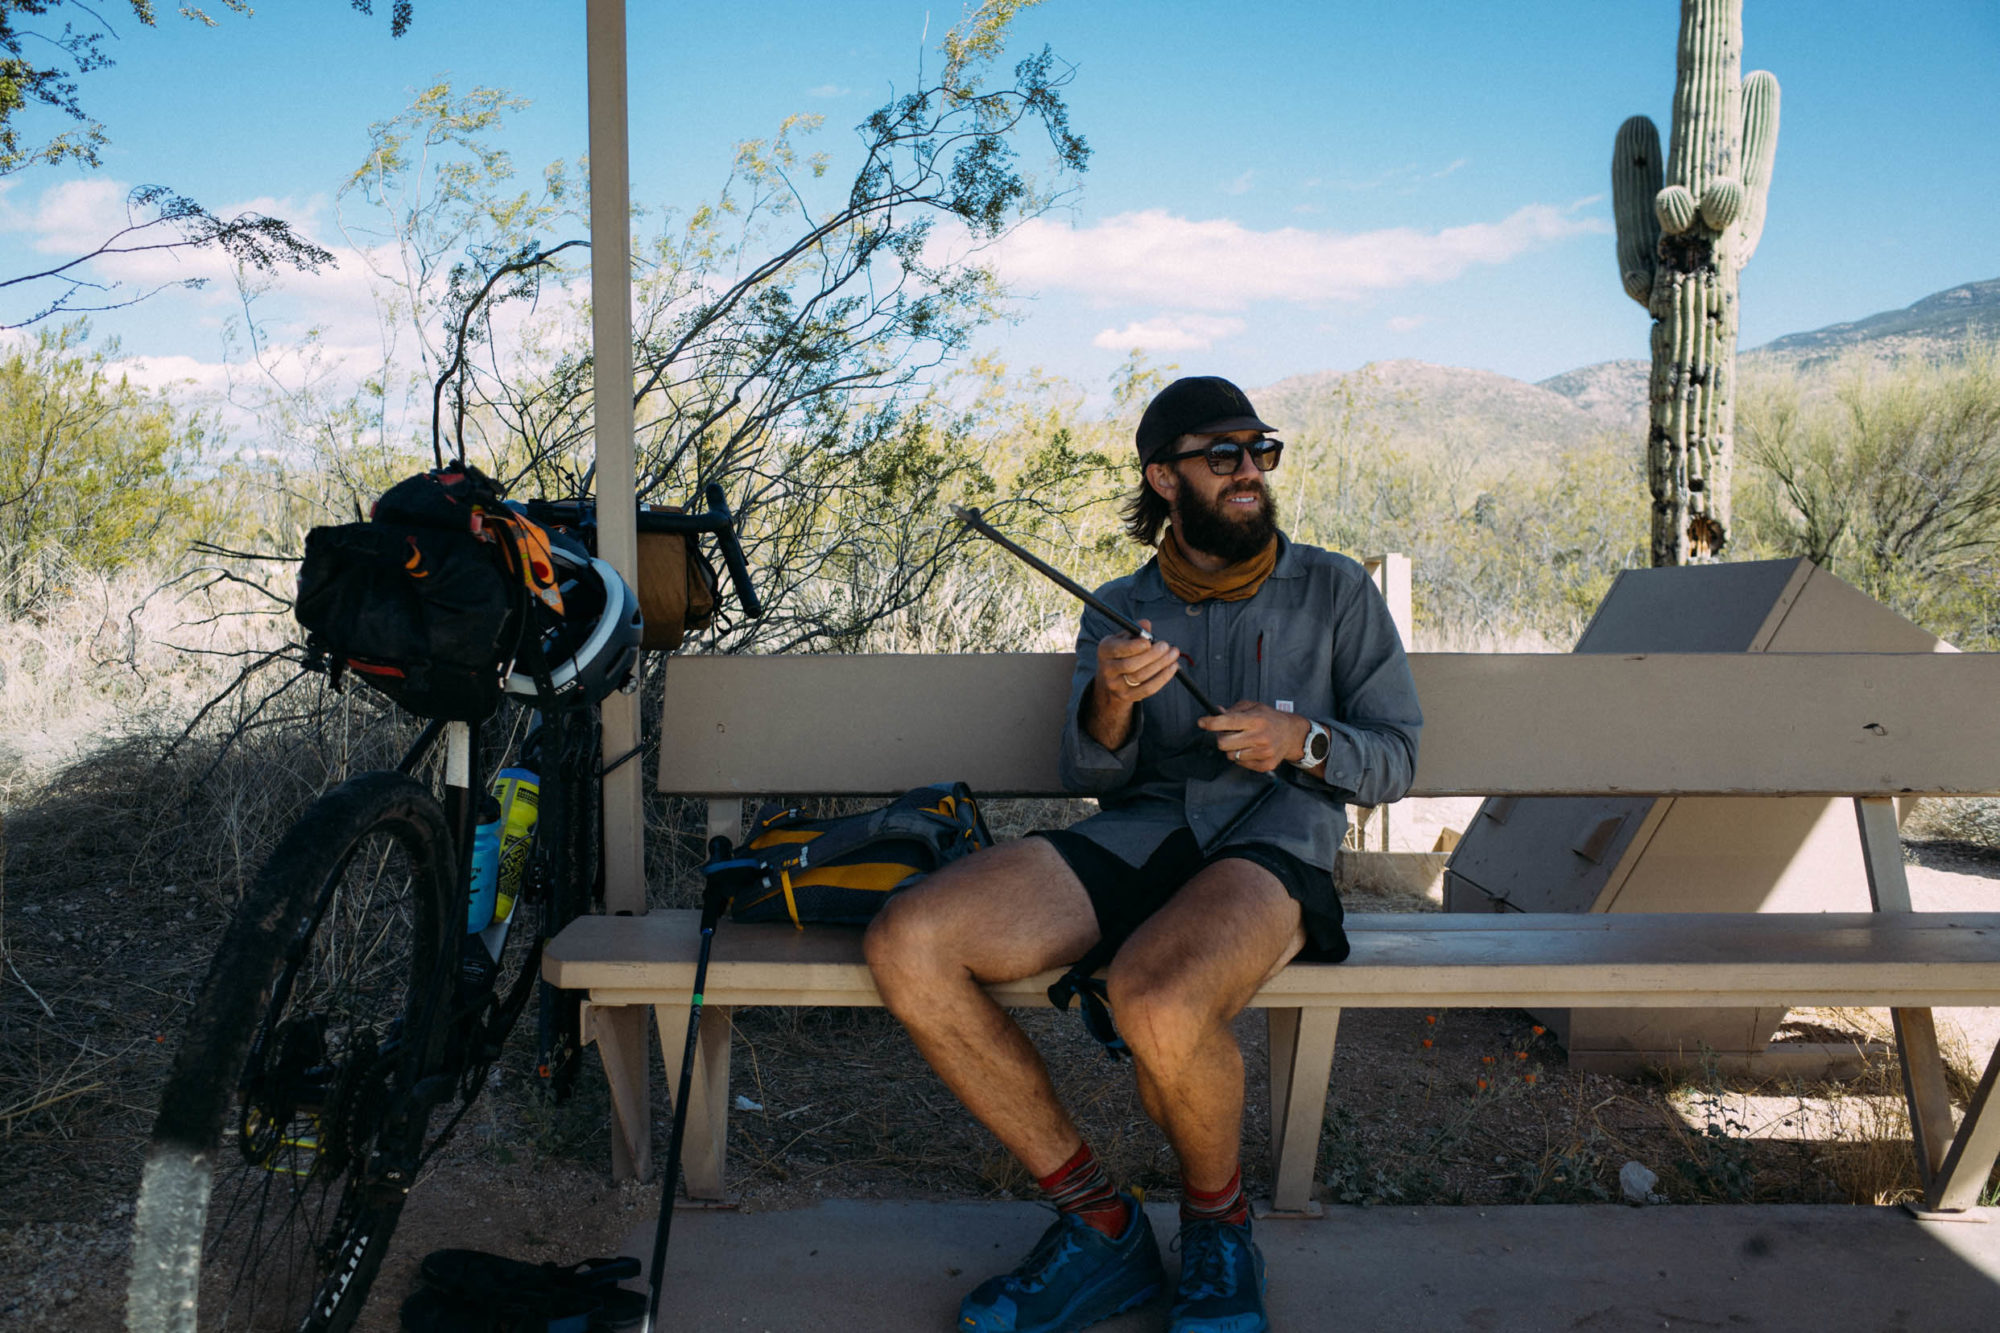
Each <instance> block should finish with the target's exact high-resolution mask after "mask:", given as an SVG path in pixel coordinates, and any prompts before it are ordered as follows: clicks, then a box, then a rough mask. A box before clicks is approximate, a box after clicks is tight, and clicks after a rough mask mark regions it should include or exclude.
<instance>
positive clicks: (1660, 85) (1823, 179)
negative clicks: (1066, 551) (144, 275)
mask: <svg viewBox="0 0 2000 1333" xmlns="http://www.w3.org/2000/svg"><path fill="white" fill-rule="evenodd" d="M114 8H115V7H112V8H107V9H106V10H105V11H104V12H105V13H107V14H112V13H113V12H114ZM377 8H378V10H379V11H383V12H378V13H377V14H376V15H375V16H374V17H373V18H369V17H364V16H362V15H359V14H355V13H351V12H349V11H348V9H347V7H346V6H345V5H344V4H339V3H335V2H334V0H322V3H318V4H303V3H299V2H298V0H290V3H285V2H284V0H271V3H268V4H265V5H263V6H261V7H259V8H258V10H257V12H256V14H255V15H254V17H250V18H244V17H242V16H240V15H232V14H226V13H225V14H221V15H220V16H219V17H220V24H219V26H218V27H216V28H214V29H203V28H201V27H199V26H197V25H195V24H192V23H188V22H185V21H182V20H179V19H177V18H175V17H174V16H173V11H172V9H171V8H170V7H162V9H161V14H162V21H161V27H160V29H159V30H157V31H146V30H143V29H139V28H138V27H137V26H136V25H135V24H133V23H132V22H131V21H130V20H129V19H125V20H123V21H119V20H116V19H114V26H116V27H117V29H118V32H119V34H120V40H119V41H117V42H115V43H114V44H113V48H112V49H113V54H114V55H115V57H116V59H117V61H118V64H117V66H116V68H114V69H111V70H108V71H104V72H101V73H98V74H94V75H91V76H89V79H88V81H87V83H86V88H85V102H86V105H87V106H89V107H90V109H91V110H92V111H93V112H94V113H95V114H96V115H97V116H98V117H99V118H100V119H101V120H103V121H104V123H105V124H106V126H107V128H108V130H109V132H110V135H111V141H112V142H111V147H110V149H109V151H108V152H107V153H106V154H105V158H104V166H103V168H102V169H101V170H100V171H98V172H96V173H93V174H90V175H88V176H87V175H86V174H85V173H80V172H78V171H76V170H73V169H62V170H48V169H39V170H34V171H29V172H25V173H22V174H20V175H17V176H15V177H13V178H11V179H10V180H8V181H7V182H5V183H4V185H0V271H4V272H18V271H21V270H22V269H23V268H25V267H27V266H28V264H29V262H30V261H31V260H32V259H33V258H35V257H36V255H37V254H39V253H42V252H44V251H46V252H48V253H54V252H56V250H59V249H60V247H61V246H62V245H63V244H64V243H66V242H67V241H69V240H71V239H73V238H77V237H81V236H82V235H84V234H85V232H86V231H87V229H88V228H89V226H90V225H92V222H93V218H94V217H96V216H98V215H97V214H93V213H92V211H91V210H92V208H97V209H99V210H100V213H101V208H102V206H103V204H104V203H105V201H106V200H107V199H110V198H115V196H116V192H117V191H118V190H121V189H122V188H123V187H125V186H129V185H131V184H136V183H141V182H160V183H164V184H168V185H171V186H173V187H175V188H176V189H179V190H181V191H183V192H186V193H189V194H192V195H195V196H196V197H198V198H200V199H201V200H203V201H204V202H206V203H208V204H209V205H210V206H211V207H215V208H217V209H224V208H228V207H233V206H236V205H239V204H242V203H244V202H248V201H260V202H261V203H262V204H263V206H266V207H268V208H270V209H271V210H272V211H275V212H279V213H281V214H282V215H284V216H288V217H293V218H295V219H297V220H298V221H299V222H300V223H301V225H302V226H304V227H305V228H306V229H307V230H309V231H311V232H313V233H314V234H316V235H318V236H320V237H322V238H332V237H333V236H334V233H333V231H332V226H331V215H330V197H331V195H332V193H333V191H334V190H335V188H337V186H338V184H339V183H340V181H341V180H342V179H343V178H344V177H345V175H346V174H347V173H348V172H349V171H350V170H352V169H353V167H354V166H355V165H356V164H357V163H358V162H359V160H360V156H361V153H362V150H363V147H364V145H365V142H366V140H365V132H366V128H367V126H368V124H369V123H370V122H371V121H375V120H380V119H384V118H386V117H388V116H391V115H393V114H395V113H396V112H397V111H398V110H400V109H401V108H402V107H403V106H404V105H405V104H406V103H407V101H408V99H409V96H410V93H411V91H412V90H414V89H416V88H419V87H422V86H425V85H427V84H429V83H430V82H432V81H434V80H435V79H437V78H439V77H444V76H448V77H450V78H451V79H453V80H454V81H455V82H456V83H458V84H459V85H460V86H463V87H469V86H471V85H472V84H475V83H479V84H485V85H488V86H497V87H504V88H508V89H511V90H512V91H513V92H514V93H516V94H517V95H519V96H521V97H525V98H527V99H530V100H531V102H532V106H531V107H530V108H529V109H527V110H526V111H524V112H522V113H520V114H518V115H517V116H516V117H515V118H514V120H513V122H512V124H511V127H510V130H509V132H508V138H507V140H506V144H507V146H508V147H509V148H510V149H511V151H512V152H513V154H514V156H515V158H516V160H517V162H518V163H519V164H520V165H521V166H522V167H524V168H534V167H536V166H538V165H539V164H541V163H542V162H545V161H547V160H550V159H553V158H557V157H575V156H578V155H579V154H581V153H582V152H583V150H584V147H585V103H584V97H585V78H584V47H583V33H584V23H583V5H582V4H581V3H580V2H578V0H567V2H565V3H552V2H550V0H535V2H531V0H476V2H475V0H417V9H416V22H415V24H414V26H413V27H412V29H411V31H410V33H409V35H407V36H406V37H404V38H402V39H401V40H392V39H391V38H390V36H389V34H388V23H387V19H386V10H387V8H388V3H387V0H383V3H381V4H379V5H378V6H377ZM1746 8H1747V11H1748V12H1747V13H1746V15H1745V20H1744V23H1745V42H1744V45H1745V61H1744V68H1745V69H1746V70H1749V69H1770V70H1772V71H1773V72H1774V73H1776V74H1777V76H1778V80H1779V82H1780V84H1781V86H1782V89H1783V111H1782V124H1781V130H1780V135H1779V142H1778V150H1777V164H1776V169H1775V173H1774V184H1773V187H1772V194H1771V203H1770V211H1769V221H1768V224H1767V226H1766V230H1765V233H1764V237H1763V241H1762V244H1761V246H1760V248H1759V250H1758V252H1757V254H1756V255H1755V257H1754V258H1753V259H1752V260H1751V263H1750V265H1749V267H1748V268H1747V269H1746V270H1745V272H1744V275H1743V287H1742V293H1743V295H1742V300H1743V306H1742V309H1743V337H1744V343H1745V345H1746V346H1747V345H1754V344H1755V343H1758V342H1761V341H1764V340H1767V339H1769V338H1772V337H1776V336H1778V335H1780V334H1784V333H1789V332H1794V331H1797V330H1800V329H1806V328H1813V327H1817V326H1820V325H1823V324H1827V323H1830V322H1833V321H1837V320H1844V319H1852V318H1856V317H1859V316H1862V315H1866V314H1869V313H1872V312H1874V311H1877V310H1881V309H1886V308H1891V307H1896V306H1901V305H1906V304H1908V303H1909V302H1910V301H1912V300H1915V299H1916V298H1918V297H1921V296H1923V295H1926V294H1927V293H1930V292H1932V291H1935V290H1938V289H1940V288H1943V287H1948V286H1952V285H1955V284H1957V283H1961V282H1967V281H1972V280H1976V279H1982V278H1991V277H1995V276H2000V244H1996V239H2000V225H1997V224H1996V213H2000V208H1997V207H1996V206H2000V153H1996V152H1995V149H1994V143H1993V137H1992V136H1993V133H1994V126H1995V125H1997V124H2000V77H1996V74H1995V71H1996V69H2000V6H1996V5H1995V4H1993V3H1992V0H1927V2H1926V3H1923V4H1918V5H1910V6H1903V7H1899V9H1898V11H1897V12H1896V13H1895V14H1894V15H1893V17H1888V16H1886V15H1885V7H1884V6H1882V5H1880V4H1879V3H1860V2H1859V0H1748V3H1747V5H1746ZM629 10H630V31H631V77H632V136H633V163H632V171H633V187H634V197H635V200H636V201H637V202H639V203H641V204H648V205H656V206H657V205H663V204H664V205H670V206H677V207H686V206H688V205H690V204H693V203H697V202H699V201H701V200H703V199H706V198H709V197H711V196H712V195H713V194H714V192H715V190H716V189H717V187H718V186H719V184H720V183H721V181H722V180H723V178H724V176H725V175H726V173H727V170H728V165H729V160H730V154H731V148H732V145H733V144H734V143H735V142H736V141H737V140H739V139H743V138H748V137H754V136H761V135H764V134H768V133H769V132H770V131H771V130H772V129H773V128H774V127H775V125H776V124H777V122H778V121H779V119H780V118H782V117H783V116H785V115H786V114H788V113H791V112H796V111H812V112H818V113H821V114H823V115H824V116H825V117H826V128H825V129H824V131H823V132H822V133H821V134H820V135H819V136H818V137H819V146H820V147H822V148H824V149H825V150H826V151H828V152H829V153H831V154H832V155H833V158H834V163H835V167H834V169H835V171H836V172H839V171H841V170H843V169H847V170H851V168H852V165H853V162H854V155H853V149H854V146H855V144H856V143H857V140H856V138H855V136H854V135H853V133H852V131H851V128H850V127H851V126H852V125H854V124H855V123H856V122H858V121H859V120H860V119H861V118H862V117H863V116H864V115H865V114H866V113H867V112H868V111H869V110H870V109H872V108H873V107H874V106H876V105H878V104H879V103H881V102H882V101H883V100H884V99H885V98H886V97H888V96H889V95H890V94H891V93H892V92H894V91H897V90H906V89H908V88H910V87H912V86H914V80H915V77H916V72H917V67H918V59H919V55H920V52H921V41H922V38H923V35H924V33H925V31H926V28H928V31H929V35H930V39H931V41H932V43H933V44H934V43H935V41H936V39H937V37H938V35H939V34H940V33H941V31H942V30H943V28H944V27H946V26H947V25H948V24H949V23H950V22H951V21H953V20H954V19H955V18H956V17H957V16H958V13H959V11H958V10H957V8H955V7H952V6H949V5H937V6H927V5H925V4H923V3H920V2H917V0H909V2H905V0H842V3H838V4H829V3H825V0H820V2H819V3H805V2H803V0H737V2H736V3H734V4H731V5H728V6H722V5H714V4H702V5H692V4H668V3H656V2H654V0H632V2H631V4H630V5H629ZM1677 14H1678V6H1677V5H1676V4H1675V3H1673V0H1593V2H1588V3H1586V2H1584V0H1572V2H1571V3H1553V2H1551V3H1533V2H1532V0H1516V2H1514V3H1506V4H1500V3H1490V4H1475V3H1470V2H1466V3H1416V2H1414V0H1412V2H1407V3H1398V2H1396V0H1376V3H1370V4H1357V3H1331V2H1327V3H1317V4H1299V3H1269V2H1263V0H1240V2H1239V3H1233V4H1228V5H1216V4H1181V3H1162V2H1161V0H1153V3H1144V4H1141V3H1127V2H1125V0H1093V2H1092V3H1088V4H1086V3H1083V2H1082V0H1049V3H1046V4H1044V5H1043V6H1042V7H1040V8H1038V9H1035V10H1032V11H1030V12H1029V13H1027V14H1025V15H1024V16H1023V17H1022V18H1021V20H1020V21H1019V23H1018V25H1017V30H1016V36H1015V39H1014V42H1013V45H1012V50H1013V52H1015V53H1018V54H1026V53H1028V52H1030V51H1032V50H1034V49H1038V48H1039V47H1040V46H1041V45H1043V44H1044V43H1046V44H1048V45H1050V46H1051V47H1053V48H1054V49H1055V51H1056V53H1057V54H1058V56H1060V57H1061V58H1063V59H1065V60H1067V61H1069V62H1071V63H1072V64H1074V65H1075V66H1076V76H1075V81H1074V83H1073V84H1072V85H1071V87H1070V89H1069V91H1068V98H1069V102H1070V106H1071V112H1072V121H1073V124H1074V126H1075V128H1076V129H1077V130H1078V131H1080V132H1081V133H1082V134H1083V135H1084V136H1085V137H1086V138H1087V139H1088V141H1089V142H1090V144H1091V146H1092V148H1093V149H1094V155H1093V158H1092V164H1091V169H1090V171H1089V172H1088V173H1087V174H1086V175H1085V176H1084V177H1083V178H1082V180H1081V182H1080V184H1081V189H1080V190H1079V191H1078V192H1077V194H1076V195H1075V197H1074V199H1073V200H1072V203H1071V206H1070V207H1069V208H1067V209H1065V210H1063V211H1061V212H1059V213H1057V214H1055V215H1052V216H1051V217H1049V218H1047V219H1044V220H1042V221H1041V222H1039V223H1037V224H1036V225H1035V226H1034V227H1033V228H1032V229H1030V230H1029V231H1028V232H1026V233H1024V234H1023V235H1021V236H1020V237H1017V238H1016V240H1015V241H1014V242H1013V243H1011V244H1010V245H1009V246H1008V247H1006V248H1005V249H1004V250H1003V252H1002V255H1001V259H1002V263H1003V273H1004V274H1005V275H1006V276H1007V277H1008V278H1009V279H1010V281H1011V283H1012V286H1013V288H1014V291H1015V293H1016V295H1017V297H1018V300H1017V303H1016V306H1015V312H1016V314H1017V316H1018V322H1017V323H1014V324H1012V325H1010V326H1007V327H1003V328H997V329H995V330H993V331H991V332H990V333H989V335H987V337H986V338H985V339H984V345H985V346H986V347H988V348H990V349H992V350H995V351H998V352H999V353H1000V354H1001V355H1003V356H1004V357H1005V358H1006V359H1007V360H1008V361H1009V362H1010V363H1012V364H1015V365H1019V366H1027V365H1030V364H1033V365H1039V366H1042V367H1044V368H1046V369H1048V370H1050V371H1053V372H1057V373H1061V374H1064V375H1067V376H1069V377H1071V378H1073V379H1076V380H1078V381H1080V382H1082V383H1084V384H1086V385H1091V386H1101V385H1102V384H1103V383H1104V382H1105V380H1106V377H1107V376H1108V375H1109V374H1110V372H1111V371H1112V369H1113V368H1114V367H1115V366H1116V365H1117V364H1118V363H1119V362H1120V361H1121V360H1123V358H1124V355H1125V350H1126V348H1127V347H1129V346H1131V345H1132V344H1134V343H1146V344H1148V345H1150V346H1151V348H1152V355H1153V356H1154V357H1155V359H1157V360H1161V361H1170V362H1175V363H1178V364H1179V365H1181V366H1182V367H1183V369H1185V370H1187V371H1190V372H1209V371H1214V372H1218V373H1223V374H1227V375H1230V376H1232V377H1233V378H1236V379H1238V380H1239V381H1240V382H1243V383H1245V384H1250V385H1255V384H1263V383H1268V382H1270V381H1272V380H1275V379H1278V378H1280V377H1282V376H1285V375H1290V374H1296V373H1300V372H1306V371H1313V370H1324V369H1336V370H1345V369H1350V368H1352V367H1355V366H1359V365H1361V364H1363V363H1365V362H1368V361H1372V360H1387V359H1391V358H1401V357H1413V358H1417V359H1421V360H1426V361H1433V362H1439V363H1443V364H1451V365H1463V366H1473V367H1480V368H1485V369H1491V370H1497V371H1501V372H1504V373H1506V374H1510V375H1516V376H1520V377H1522V378H1527V379H1537V378H1541V377H1545V376H1547V375H1551V374H1554V373H1557V372H1559V371H1562V370H1566V369H1570V368H1572V367H1574V366H1578V365H1582V364H1587V363H1589V362H1593V361H1599V360H1605V359H1609V358H1613V357H1630V356H1643V355H1645V349H1646V329H1647V321H1646V316H1645V314H1644V312H1643V311H1642V310H1641V309H1640V308H1639V307H1638V306H1637V305H1635V304H1633V303H1632V302H1631V301H1630V300H1629V299H1628V298H1627V297H1625V296H1624V295H1623V293H1622V291H1621V290H1620V287H1619V283H1618V277H1617V273H1616V271H1615V270H1616V265H1615V263H1614V261H1613V257H1612V237H1611V234H1610V201H1609V197H1608V170H1609V161H1610V154H1611V141H1612V136H1613V133H1614V132H1615V131H1616V129H1617V127H1618V124H1619V123H1620V121H1622V120H1623V119H1624V118H1625V117H1626V116H1628V115H1632V114H1634V113H1640V112H1643V113H1646V114H1648V115H1651V116H1652V117H1653V118H1654V120H1655V121H1656V122H1658V123H1660V125H1661V127H1662V132H1663V135H1664V133H1665V129H1666V121H1667V115H1668V111H1669V102H1670V99H1671V96H1672V91H1673V78H1674V38H1675V29H1676V23H1677ZM27 128H32V126H27ZM355 269H356V266H355V265H353V264H351V263H350V264H349V265H346V266H344V271H343V272H342V273H340V274H334V275H328V276H327V277H324V278H321V279H315V280H308V279H299V280H295V281H293V282H291V283H289V284H288V287H287V299H288V300H289V301H290V302H291V303H292V308H293V309H294V310H295V311H296V312H297V315H298V317H299V318H301V319H315V320H318V321H319V322H322V323H324V324H326V325H328V326H329V327H330V328H331V329H333V330H335V334H334V335H332V336H333V339H334V341H335V342H336V343H337V342H338V341H339V336H338V332H339V330H340V329H341V328H343V327H344V326H345V325H354V327H353V328H350V329H349V330H348V332H349V336H352V337H354V338H357V339H361V340H363V341H365V337H364V331H363V330H361V329H360V327H359V325H358V323H356V322H357V321H362V320H365V319H366V318H368V317H369V316H368V313H367V309H366V303H365V301H364V300H363V299H362V297H361V290H360V286H359V282H360V280H359V275H358V273H357V272H356V271H355ZM231 313H232V312H231V308H230V305H229V303H228V301H226V300H225V299H223V296H222V294H221V293H219V292H211V293H208V294H206V295H205V296H192V295H190V296H183V295H179V294H171V295H169V296H166V297H163V298H161V299H159V300H157V301H155V302H153V303H151V304H149V305H148V306H145V307H142V308H141V309H139V310H137V311H133V312H129V313H124V314H119V315H107V316H103V317H100V318H99V320H98V321H97V329H98V331H99V332H100V333H105V334H111V333H116V334H118V335H120V336H121V337H122V338H123V340H124V344H125V347H126V350H127V351H128V352H130V353H141V354H148V355H150V356H153V357H155V358H170V360H163V361H162V362H161V363H160V364H165V365H171V366H173V367H175V368H178V369H179V370H181V371H183V372H188V373H196V374H197V377H198V378H199V373H198V368H199V367H203V366H211V365H212V364H213V363H215V362H217V361H219V360H220V359H221V358H222V356H223V350H222V341H221V328H222V325H223V323H224V322H225V321H226V320H227V319H228V317H229V315H230V314H231ZM190 367H194V368H197V369H196V370H195V371H192V372H190V371H189V368H190Z"/></svg>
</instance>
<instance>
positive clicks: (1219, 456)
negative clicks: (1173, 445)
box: [1153, 440, 1285, 477]
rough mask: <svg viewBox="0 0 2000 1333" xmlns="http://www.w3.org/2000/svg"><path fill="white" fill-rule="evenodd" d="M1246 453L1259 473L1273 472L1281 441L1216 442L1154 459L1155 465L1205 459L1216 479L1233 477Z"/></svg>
mask: <svg viewBox="0 0 2000 1333" xmlns="http://www.w3.org/2000/svg"><path fill="white" fill-rule="evenodd" d="M1246 453H1248V454H1249V455H1250V456H1251V457H1252V458H1254V459H1256V460H1257V470H1258V471H1259V472H1275V471H1277V468H1278V460H1279V459H1280V458H1282V457H1283V456H1284V453H1285V442H1284V441H1283V440H1259V441H1257V443H1255V444H1237V443H1235V442H1234V441H1232V440H1217V441H1216V442H1215V443H1214V444H1211V445H1209V446H1208V447H1207V448H1206V449H1190V450H1188V451H1187V452H1186V453H1180V454H1166V455H1164V456H1163V457H1160V458H1156V459H1154V460H1153V461H1154V462H1155V463H1178V462H1180V461H1181V460H1182V459H1183V458H1206V459H1207V460H1208V470H1209V471H1210V472H1213V473H1214V474H1215V475H1216V476H1218V477H1233V476H1235V475H1236V470H1237V469H1238V468H1240V467H1242V466H1243V455H1244V454H1246Z"/></svg>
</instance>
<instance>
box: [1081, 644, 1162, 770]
mask: <svg viewBox="0 0 2000 1333" xmlns="http://www.w3.org/2000/svg"><path fill="white" fill-rule="evenodd" d="M1139 625H1140V627H1141V628H1143V629H1145V630H1148V631H1150V630H1151V629H1152V628H1153V622H1152V621H1150V620H1142V621H1140V622H1139ZM1180 660H1181V652H1180V649H1178V648H1176V647H1174V646H1173V645H1172V644H1170V643H1158V642H1156V641H1154V640H1152V639H1142V638H1139V637H1137V636H1135V635H1130V634H1114V635H1110V636H1108V637H1106V638H1102V639H1099V640H1098V641H1097V676H1096V678H1095V679H1094V680H1092V681H1091V682H1090V694H1089V697H1088V700H1087V706H1086V708H1085V709H1084V716H1083V718H1082V722H1083V726H1084V730H1086V731H1088V732H1089V733H1090V735H1091V738H1092V739H1093V740H1095V741H1096V742H1097V743H1098V744H1099V745H1102V746H1103V747H1104V748H1105V749H1107V750H1115V749H1117V748H1118V747H1119V746H1121V745H1123V744H1124V743H1125V742H1126V741H1127V740H1129V739H1130V738H1131V735H1132V710H1133V709H1134V708H1136V707H1137V706H1138V704H1139V701H1140V700H1141V699H1150V698H1152V697H1153V696H1154V695H1156V694H1158V693H1159V692H1160V691H1161V690H1163V689H1165V688H1166V687H1167V683H1168V682H1169V681H1171V680H1172V679H1173V678H1174V672H1175V670H1176V668H1178V667H1179V665H1180Z"/></svg>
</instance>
